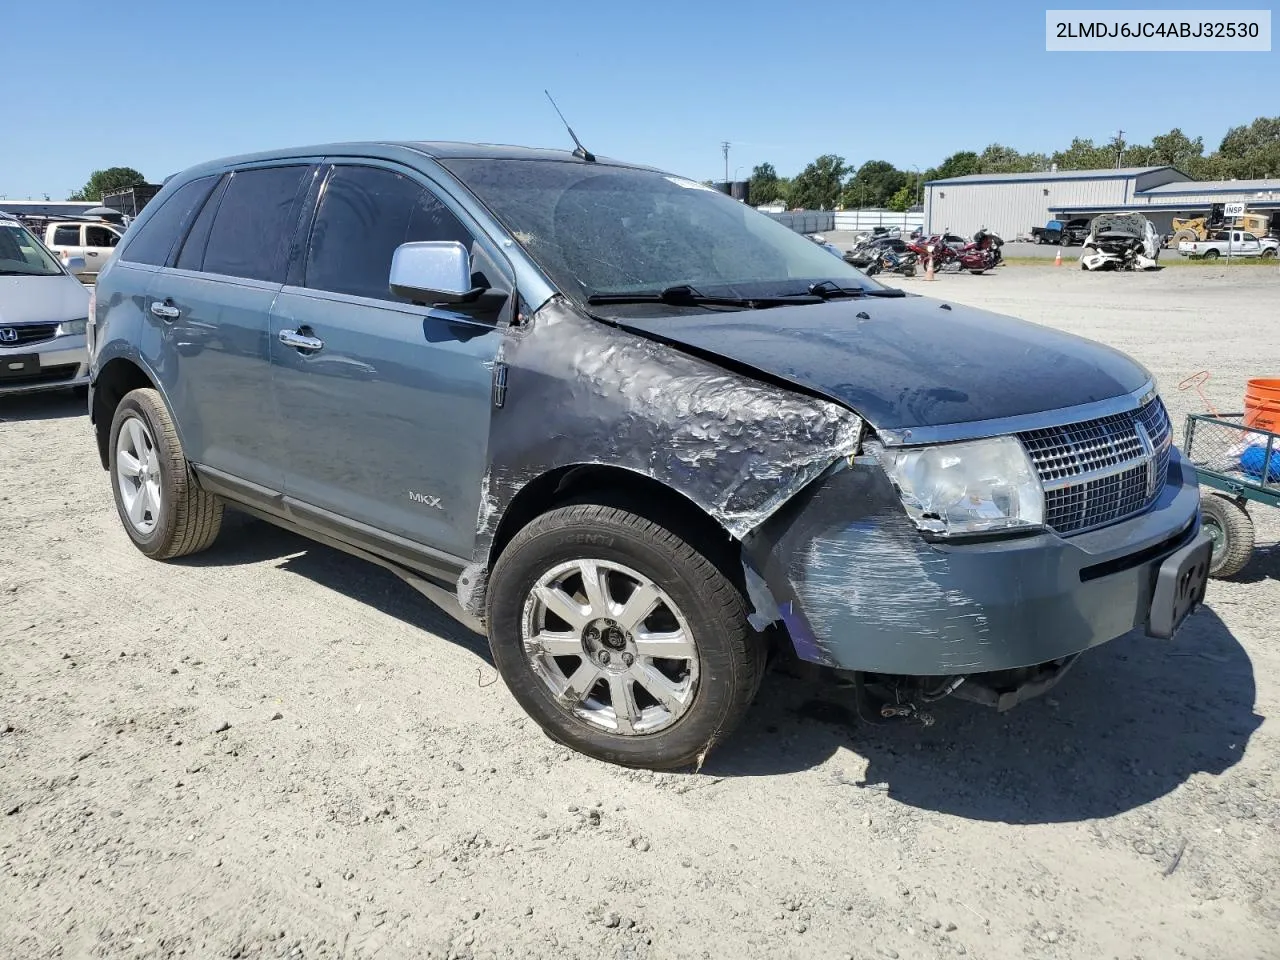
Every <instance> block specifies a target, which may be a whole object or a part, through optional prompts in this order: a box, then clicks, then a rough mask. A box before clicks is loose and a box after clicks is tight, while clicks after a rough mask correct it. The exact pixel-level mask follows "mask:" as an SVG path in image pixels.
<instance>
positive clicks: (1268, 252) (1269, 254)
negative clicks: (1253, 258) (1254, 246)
mask: <svg viewBox="0 0 1280 960" xmlns="http://www.w3.org/2000/svg"><path fill="white" fill-rule="evenodd" d="M1275 255H1276V252H1275V250H1274V249H1272V248H1271V247H1267V249H1265V250H1263V251H1262V253H1261V254H1259V256H1261V257H1262V259H1263V260H1271V259H1272V258H1274V257H1275Z"/></svg>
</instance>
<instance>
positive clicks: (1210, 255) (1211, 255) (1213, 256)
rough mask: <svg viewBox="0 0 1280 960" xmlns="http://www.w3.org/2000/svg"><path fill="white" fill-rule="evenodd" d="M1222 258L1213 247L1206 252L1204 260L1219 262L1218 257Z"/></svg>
mask: <svg viewBox="0 0 1280 960" xmlns="http://www.w3.org/2000/svg"><path fill="white" fill-rule="evenodd" d="M1220 256H1221V254H1220V253H1218V251H1217V250H1215V249H1213V248H1212V247H1210V248H1209V249H1208V250H1206V251H1205V252H1204V258H1205V259H1206V260H1217V259H1218V257H1220Z"/></svg>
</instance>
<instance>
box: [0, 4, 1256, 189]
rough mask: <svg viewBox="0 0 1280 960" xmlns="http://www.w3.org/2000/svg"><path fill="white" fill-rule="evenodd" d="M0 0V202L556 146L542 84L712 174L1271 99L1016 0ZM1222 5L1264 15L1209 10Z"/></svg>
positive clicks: (789, 168)
mask: <svg viewBox="0 0 1280 960" xmlns="http://www.w3.org/2000/svg"><path fill="white" fill-rule="evenodd" d="M1148 5H1149V6H1154V5H1155V4H1148ZM4 6H5V8H6V9H5V11H4V15H3V26H4V30H3V33H4V37H5V39H4V41H3V44H2V46H3V47H4V48H5V49H6V52H8V53H10V54H13V53H15V52H16V55H17V56H18V58H19V60H20V67H19V69H20V71H21V72H26V75H27V79H28V80H29V81H30V84H31V85H30V86H28V87H26V94H24V95H22V96H18V95H17V92H16V88H13V87H10V88H9V92H8V93H6V94H4V95H3V98H2V99H0V195H7V196H8V197H9V198H19V197H28V196H33V197H37V198H38V197H39V196H40V195H41V194H43V193H45V192H48V193H49V194H50V195H52V196H53V197H54V198H55V199H56V198H60V197H63V196H65V195H66V194H67V193H68V192H69V191H71V190H74V189H76V188H78V187H79V186H80V185H82V184H83V183H84V181H85V180H86V179H87V177H88V175H89V173H90V172H91V171H92V170H93V169H94V168H95V167H107V166H115V165H125V166H132V167H136V168H137V169H139V170H140V171H142V173H143V174H144V175H146V176H147V177H148V178H150V179H151V180H153V181H159V180H160V179H162V178H163V177H165V176H166V175H168V174H170V173H173V172H175V171H177V170H180V169H182V168H183V167H185V166H188V165H190V164H193V163H197V162H200V161H203V160H208V159H213V158H215V157H221V156H226V155H229V154H235V153H242V152H246V151H250V150H256V149H266V148H270V147H278V146H290V145H302V144H308V143H318V142H327V141H334V140H355V139H366V138H394V139H457V140H482V141H495V142H505V143H522V144H530V145H536V146H562V145H565V144H566V143H567V137H566V135H565V133H564V131H563V130H562V128H561V127H560V125H559V122H558V121H557V119H556V117H555V114H554V113H553V112H552V110H551V108H550V106H549V105H548V104H547V102H546V100H545V98H544V97H543V93H542V90H543V88H544V87H547V88H550V90H551V91H552V93H553V94H554V95H555V97H556V99H557V100H558V101H559V103H560V106H561V108H562V109H563V110H564V112H565V114H566V116H567V117H568V118H569V121H570V123H572V124H573V126H574V129H575V130H576V131H577V132H578V134H579V136H581V137H582V139H583V141H584V142H585V143H586V144H587V146H588V147H589V148H590V149H592V150H593V151H595V152H597V153H601V154H604V155H608V156H614V157H620V158H625V159H628V160H634V161H638V162H644V163H650V164H654V165H657V166H660V167H664V168H667V169H671V170H673V171H676V172H679V173H682V174H684V175H686V176H690V177H695V178H698V179H705V178H712V177H720V176H723V172H724V164H723V160H722V156H721V152H720V146H719V145H720V141H721V140H729V141H730V142H731V143H733V145H734V146H733V147H732V149H731V152H730V173H731V174H733V173H735V172H737V173H738V175H739V176H741V177H745V176H747V174H748V173H749V171H750V168H751V166H752V165H753V164H756V163H759V162H761V161H764V160H768V161H770V162H772V163H773V164H774V166H775V167H777V169H778V171H779V172H780V173H782V174H793V173H795V172H797V171H798V170H799V169H800V168H801V167H803V166H804V164H805V163H807V162H808V161H809V160H811V159H813V158H814V157H815V156H817V155H818V154H820V153H828V152H830V153H838V154H840V155H842V156H844V157H845V158H846V159H848V160H850V161H852V162H854V163H855V164H857V163H862V162H864V161H866V160H869V159H884V160H889V161H891V162H892V163H895V164H897V165H898V166H900V167H902V168H904V169H909V168H910V167H911V166H912V165H918V166H919V167H920V168H922V169H923V168H925V167H928V166H930V165H933V164H936V163H937V162H939V161H940V160H941V159H942V158H943V157H944V156H945V155H946V154H947V153H950V152H952V151H954V150H957V149H965V148H971V149H978V150H980V149H982V147H983V146H985V145H986V144H988V143H990V142H992V141H999V142H1002V143H1005V144H1008V145H1010V146H1013V147H1016V148H1018V149H1021V150H1033V149H1034V150H1045V151H1049V150H1052V149H1054V148H1056V147H1059V146H1066V145H1067V144H1068V143H1069V141H1070V139H1071V137H1072V136H1086V137H1092V138H1094V139H1095V140H1106V139H1107V138H1109V137H1110V136H1111V135H1112V134H1114V133H1115V131H1116V130H1117V129H1120V128H1122V129H1124V130H1125V135H1126V139H1129V140H1130V141H1135V142H1136V141H1146V140H1148V139H1149V138H1150V137H1151V136H1152V135H1153V134H1157V133H1163V132H1166V131H1168V130H1169V129H1170V128H1171V127H1174V126H1180V127H1182V129H1183V130H1184V131H1186V132H1187V133H1188V134H1189V135H1191V136H1196V135H1202V136H1203V137H1204V138H1205V143H1206V146H1207V147H1209V148H1214V147H1216V146H1217V143H1218V141H1219V140H1220V139H1221V137H1222V135H1223V133H1224V132H1225V131H1226V130H1227V129H1228V128H1229V127H1230V126H1232V125H1235V124H1239V123H1247V122H1248V121H1250V120H1252V119H1253V118H1254V117H1256V116H1260V115H1268V116H1273V115H1276V114H1278V113H1280V96H1277V87H1276V77H1277V75H1280V71H1278V70H1277V68H1278V67H1280V59H1278V55H1277V53H1275V52H1272V53H1252V54H1208V53H1201V54H1186V53H1182V54H1156V53H1152V54H1145V53H1144V54H1137V53H1108V54H1103V53H1097V54H1081V53H1047V52H1045V49H1044V10H1045V6H1046V5H1045V4H1034V3H1026V2H1001V0H989V2H984V3H957V2H954V0H952V2H946V3H941V2H932V0H929V2H916V3H912V4H909V5H908V4H899V3H894V4H888V3H879V4H871V3H856V2H834V3H833V2H826V3H817V2H806V3H760V2H755V0H735V2H732V3H729V2H718V0H717V2H705V0H704V2H698V0H692V2H690V0H685V2H683V3H673V2H667V0H645V2H630V3H626V2H618V0H592V2H581V0H555V2H552V3H546V2H534V0H520V2H511V0H489V2H486V3H475V2H468V0H453V2H440V0H435V2H430V0H429V2H425V3H424V2H413V3H410V2H399V3H397V2H386V0H383V2H374V0H366V2H365V3H351V2H343V3H338V2H334V0H306V2H303V0H220V2H219V0H210V2H206V3H194V2H191V0H165V2H160V0H105V2H104V0H92V2H82V0H59V2H57V3H43V4H36V3H16V4H13V3H6V4H5V5H4ZM1052 6H1053V7H1062V6H1067V3H1065V2H1064V0H1058V2H1055V3H1053V4H1052ZM1077 6H1080V7H1088V8H1104V7H1118V8H1130V7H1135V6H1138V4H1137V3H1133V2H1130V3H1127V4H1126V3H1119V4H1115V3H1107V2H1105V0H1092V2H1088V0H1086V2H1082V3H1078V4H1077ZM1159 6H1161V7H1162V8H1166V9H1168V8H1177V7H1194V8H1201V9H1203V8H1206V7H1210V6H1213V5H1212V4H1210V3H1208V2H1207V0H1200V2H1199V3H1193V4H1180V3H1178V2H1176V0H1164V2H1163V3H1160V4H1159ZM1234 6H1252V7H1254V8H1263V9H1266V8H1267V7H1265V6H1264V5H1263V4H1260V3H1257V2H1256V0H1255V2H1254V3H1252V4H1249V3H1238V4H1224V5H1222V7H1223V8H1229V7H1234ZM68 24H72V25H75V30H74V31H72V33H71V34H70V36H68V35H67V34H66V33H65V32H64V31H65V29H66V26H67V25H68ZM59 50H62V51H66V55H65V58H64V59H62V61H61V62H60V61H59V60H58V59H57V58H55V56H54V53H55V52H56V51H59ZM92 51H97V52H98V56H94V55H92ZM1228 76H1230V77H1231V82H1230V90H1229V91H1228V90H1226V89H1225V87H1226V79H1227V77H1228ZM920 78H936V79H933V80H932V81H931V82H929V83H926V82H923V81H922V80H921V79H920ZM10 79H11V80H13V79H14V74H12V73H11V74H10ZM1149 90H1150V91H1153V93H1152V95H1150V96H1148V95H1147V93H1146V92H1147V91H1149ZM37 92H40V93H42V95H29V94H34V93H37ZM738 168H741V170H739V169H738Z"/></svg>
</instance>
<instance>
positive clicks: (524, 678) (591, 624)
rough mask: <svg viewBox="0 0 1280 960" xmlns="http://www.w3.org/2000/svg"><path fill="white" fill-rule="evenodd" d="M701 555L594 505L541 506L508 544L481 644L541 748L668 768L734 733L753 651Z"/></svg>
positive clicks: (747, 631)
mask: <svg viewBox="0 0 1280 960" xmlns="http://www.w3.org/2000/svg"><path fill="white" fill-rule="evenodd" d="M671 526H675V525H674V524H673V525H671ZM708 553H709V552H708V551H703V550H700V549H699V548H698V547H697V546H695V545H694V543H692V542H690V540H686V539H685V538H684V537H682V536H680V535H678V534H677V533H675V532H673V530H672V529H670V528H669V527H668V526H667V525H664V524H659V523H655V522H654V521H652V520H649V519H646V518H645V517H642V516H640V515H639V514H637V513H632V512H630V511H628V510H624V509H619V508H616V507H607V506H602V505H598V504H577V505H574V506H568V507H562V508H559V509H557V510H553V511H551V512H549V513H546V514H544V515H542V516H541V517H538V518H537V519H536V520H534V521H533V522H532V523H530V524H529V526H527V527H525V528H524V529H523V530H521V531H520V532H519V533H518V534H517V535H516V536H515V538H514V539H513V540H512V541H511V543H510V544H509V545H508V546H507V548H506V549H505V550H504V551H503V553H502V556H501V557H500V558H499V559H498V562H497V563H496V564H495V566H494V569H493V574H492V576H491V577H490V580H489V590H488V623H489V643H490V647H491V648H492V650H493V657H494V662H495V664H496V665H497V667H498V671H499V672H500V673H501V674H502V677H503V680H505V681H506V684H507V686H508V687H509V688H510V690H511V693H512V695H513V696H514V697H515V698H516V700H518V701H519V702H520V705H521V706H522V707H524V709H525V710H526V711H528V713H529V715H530V716H532V717H533V719H534V720H536V721H537V722H538V724H539V725H540V726H541V727H542V728H543V730H544V731H546V733H547V734H548V735H549V736H550V737H552V739H554V740H557V741H559V742H560V743H563V744H565V745H567V746H570V747H572V748H573V749H575V750H578V751H579V752H581V753H585V754H587V755H588V756H591V757H595V758H596V759H599V760H604V761H607V762H609V763H618V764H623V765H626V766H639V767H652V768H656V769H672V768H676V767H683V766H688V765H690V764H692V763H695V762H697V761H698V760H699V758H700V757H702V756H704V755H705V754H706V752H707V751H708V750H709V749H710V748H711V747H712V745H714V744H715V743H717V742H719V741H721V740H723V739H724V738H725V737H727V736H728V735H729V733H730V732H731V731H732V730H733V729H734V728H735V727H736V726H737V725H738V723H739V722H740V721H741V719H742V718H743V716H744V715H745V714H746V712H747V709H748V708H749V707H750V705H751V701H752V699H753V698H754V696H755V693H756V689H757V688H758V687H759V684H760V678H761V676H762V673H763V669H764V663H765V650H764V643H763V640H762V638H761V637H760V636H759V635H758V634H756V633H755V632H754V631H753V630H752V629H751V628H750V626H749V625H748V623H747V619H746V608H745V604H744V601H743V598H742V595H741V593H740V592H739V591H738V589H737V588H736V587H735V586H734V584H733V583H732V582H731V581H730V580H729V579H728V577H727V576H726V575H725V573H724V572H723V571H722V570H721V568H720V567H719V566H718V565H717V564H716V563H714V562H713V561H712V560H711V559H709V556H708Z"/></svg>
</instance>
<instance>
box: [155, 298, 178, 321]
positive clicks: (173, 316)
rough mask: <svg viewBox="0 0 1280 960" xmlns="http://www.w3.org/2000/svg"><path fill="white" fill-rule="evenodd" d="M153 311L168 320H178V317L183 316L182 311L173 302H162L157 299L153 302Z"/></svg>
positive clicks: (162, 318)
mask: <svg viewBox="0 0 1280 960" xmlns="http://www.w3.org/2000/svg"><path fill="white" fill-rule="evenodd" d="M151 312H152V313H154V314H155V315H156V316H157V317H159V318H160V319H161V320H166V321H168V320H177V319H178V317H180V316H182V311H181V310H179V309H178V308H177V307H175V306H173V305H172V304H168V303H161V302H160V301H159V300H156V301H154V302H153V303H152V304H151Z"/></svg>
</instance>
